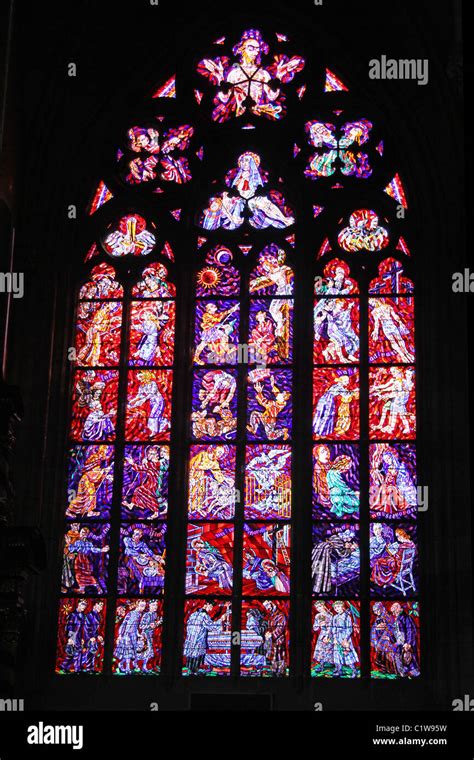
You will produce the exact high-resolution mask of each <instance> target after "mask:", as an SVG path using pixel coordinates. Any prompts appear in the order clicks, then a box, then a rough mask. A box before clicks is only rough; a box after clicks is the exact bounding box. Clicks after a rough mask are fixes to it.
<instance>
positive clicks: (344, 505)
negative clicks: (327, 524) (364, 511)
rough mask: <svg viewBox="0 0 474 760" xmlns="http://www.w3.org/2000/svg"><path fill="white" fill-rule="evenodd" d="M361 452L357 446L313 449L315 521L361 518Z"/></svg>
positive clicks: (325, 445)
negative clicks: (359, 515) (335, 518)
mask: <svg viewBox="0 0 474 760" xmlns="http://www.w3.org/2000/svg"><path fill="white" fill-rule="evenodd" d="M359 465H360V452H359V447H358V446H357V445H355V444H347V443H334V444H321V443H320V444H317V445H316V446H314V447H313V518H314V519H324V518H328V517H329V518H331V519H332V518H334V517H337V518H347V517H358V514H359V497H360V484H359Z"/></svg>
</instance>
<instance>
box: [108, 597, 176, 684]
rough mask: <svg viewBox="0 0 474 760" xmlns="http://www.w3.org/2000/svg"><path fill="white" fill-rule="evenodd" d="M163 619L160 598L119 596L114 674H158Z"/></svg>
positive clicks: (115, 633) (115, 632) (113, 663)
mask: <svg viewBox="0 0 474 760" xmlns="http://www.w3.org/2000/svg"><path fill="white" fill-rule="evenodd" d="M162 622H163V602H162V601H161V599H117V609H116V612H115V631H114V651H113V659H112V673H114V674H115V675H121V676H122V675H123V676H128V675H131V674H137V675H155V676H156V675H159V673H160V669H161V632H162Z"/></svg>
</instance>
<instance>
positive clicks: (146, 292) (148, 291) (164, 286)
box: [132, 262, 176, 298]
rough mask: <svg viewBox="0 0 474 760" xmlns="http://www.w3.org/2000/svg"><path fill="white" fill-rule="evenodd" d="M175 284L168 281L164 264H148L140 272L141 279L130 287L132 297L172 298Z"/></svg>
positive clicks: (174, 292)
mask: <svg viewBox="0 0 474 760" xmlns="http://www.w3.org/2000/svg"><path fill="white" fill-rule="evenodd" d="M175 295H176V286H175V285H174V283H172V282H169V281H168V271H167V269H166V267H165V266H164V264H160V263H159V262H155V263H153V264H149V265H148V266H147V267H146V268H145V269H144V270H143V272H142V279H141V280H139V281H138V282H137V284H136V285H134V286H133V288H132V296H134V298H173V297H174V296H175Z"/></svg>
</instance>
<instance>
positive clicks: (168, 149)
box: [123, 124, 194, 185]
mask: <svg viewBox="0 0 474 760" xmlns="http://www.w3.org/2000/svg"><path fill="white" fill-rule="evenodd" d="M193 133H194V130H193V128H192V127H191V126H189V124H183V125H181V126H179V127H170V128H169V129H165V130H163V131H162V129H161V126H160V127H159V128H156V127H145V126H135V127H131V128H130V129H129V130H128V135H127V149H128V151H129V156H128V157H127V160H126V163H125V165H124V166H125V169H124V172H123V176H124V179H125V181H126V182H127V183H128V184H130V185H135V184H140V183H142V182H149V181H150V180H155V179H161V180H163V181H165V182H174V183H176V184H184V183H186V182H189V181H190V180H191V179H192V175H191V170H190V167H189V161H188V159H187V158H186V157H185V156H183V155H180V154H182V153H185V152H186V151H187V150H188V148H189V146H190V142H191V138H192V136H193ZM130 154H135V155H133V157H132V158H130ZM137 154H138V155H137Z"/></svg>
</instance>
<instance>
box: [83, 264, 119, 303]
mask: <svg viewBox="0 0 474 760" xmlns="http://www.w3.org/2000/svg"><path fill="white" fill-rule="evenodd" d="M79 298H80V300H81V301H82V300H86V299H87V300H96V299H97V300H103V299H109V298H123V287H122V286H121V285H120V283H118V282H117V280H116V279H115V269H114V268H113V267H111V266H109V265H108V264H98V265H97V266H95V267H94V268H93V269H92V271H91V274H90V279H89V281H88V282H86V283H85V284H84V285H83V286H82V288H81V289H80V291H79Z"/></svg>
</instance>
